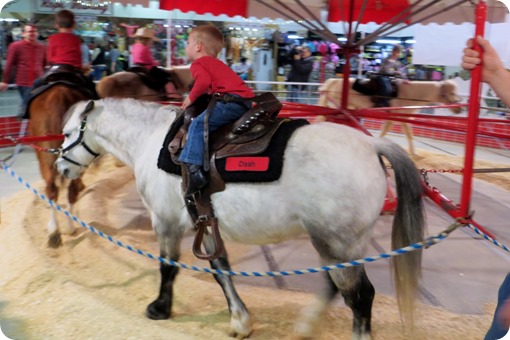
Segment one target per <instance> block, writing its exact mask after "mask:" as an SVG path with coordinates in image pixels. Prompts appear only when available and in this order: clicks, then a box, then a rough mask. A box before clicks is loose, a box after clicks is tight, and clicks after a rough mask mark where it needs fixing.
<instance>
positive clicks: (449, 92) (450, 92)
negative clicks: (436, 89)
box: [440, 80, 462, 113]
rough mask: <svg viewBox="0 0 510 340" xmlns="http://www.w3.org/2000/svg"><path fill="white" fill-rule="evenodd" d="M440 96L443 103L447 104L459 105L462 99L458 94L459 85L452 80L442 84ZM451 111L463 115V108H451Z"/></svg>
mask: <svg viewBox="0 0 510 340" xmlns="http://www.w3.org/2000/svg"><path fill="white" fill-rule="evenodd" d="M440 91H441V93H440V96H441V98H442V99H443V100H442V102H444V103H445V104H459V103H460V97H459V95H458V93H457V84H456V83H455V82H454V81H452V80H445V81H443V83H442V84H441V90H440ZM450 111H452V112H453V113H461V112H462V108H461V107H454V108H451V109H450Z"/></svg>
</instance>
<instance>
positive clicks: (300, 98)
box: [287, 85, 306, 103]
mask: <svg viewBox="0 0 510 340" xmlns="http://www.w3.org/2000/svg"><path fill="white" fill-rule="evenodd" d="M304 90H305V87H304V85H289V93H288V94H287V101H289V102H294V103H304V102H305V101H306V92H305V91H304Z"/></svg>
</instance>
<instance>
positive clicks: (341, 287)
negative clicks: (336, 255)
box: [296, 261, 375, 340]
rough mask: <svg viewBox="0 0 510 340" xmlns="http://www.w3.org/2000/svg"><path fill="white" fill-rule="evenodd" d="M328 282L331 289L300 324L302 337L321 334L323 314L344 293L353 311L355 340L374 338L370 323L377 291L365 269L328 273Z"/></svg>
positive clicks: (349, 269) (321, 296) (321, 297)
mask: <svg viewBox="0 0 510 340" xmlns="http://www.w3.org/2000/svg"><path fill="white" fill-rule="evenodd" d="M341 262H342V261H338V262H336V263H341ZM330 263H332V262H330ZM326 281H327V288H326V289H325V291H324V292H323V293H322V294H321V295H320V297H319V299H318V301H317V302H316V303H315V304H314V305H312V306H310V307H307V308H306V309H305V310H304V313H303V314H302V316H301V318H300V320H299V322H298V323H297V325H296V332H297V334H298V335H299V336H300V337H302V338H312V337H314V335H316V334H317V330H318V326H319V323H320V321H321V319H322V315H323V313H324V312H325V310H326V308H327V307H328V306H329V304H330V303H331V301H332V300H333V299H334V298H335V296H336V295H337V294H338V293H339V292H340V293H341V294H342V296H343V297H344V300H345V304H346V305H347V306H349V308H351V310H352V314H353V322H352V339H357V340H358V339H359V340H369V339H371V335H370V331H371V328H370V327H371V326H370V324H371V318H372V302H373V300H374V296H375V289H374V286H372V283H371V282H370V280H369V279H368V277H367V275H366V273H365V269H364V268H363V267H351V268H345V269H337V270H332V271H328V273H327V276H326Z"/></svg>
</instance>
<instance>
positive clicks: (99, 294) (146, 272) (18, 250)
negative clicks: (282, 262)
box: [0, 151, 510, 340]
mask: <svg viewBox="0 0 510 340" xmlns="http://www.w3.org/2000/svg"><path fill="white" fill-rule="evenodd" d="M415 161H416V163H417V166H418V167H419V168H460V167H461V166H462V159H461V158H460V157H448V156H439V155H435V154H431V153H428V152H425V151H419V154H418V156H416V157H415ZM445 164H447V165H448V166H445ZM475 166H477V167H499V166H500V165H496V164H489V163H488V162H478V163H477V164H476V165H475ZM501 167H504V166H501ZM509 176H510V175H508V174H490V175H489V174H483V175H477V177H479V178H481V179H484V180H487V181H490V182H492V183H495V184H497V185H500V186H501V187H503V188H505V189H507V190H510V185H509V183H510V181H509V179H510V178H509ZM133 179H134V178H133V175H132V173H131V171H130V170H129V169H127V168H126V167H119V166H116V165H115V161H113V160H112V159H108V158H106V159H105V160H103V161H102V162H101V164H100V165H99V166H97V167H95V168H92V169H90V170H89V171H88V172H87V174H86V175H85V177H84V181H85V183H86V185H87V189H86V191H85V192H84V193H83V195H82V198H81V199H80V201H79V204H78V205H77V206H76V209H75V211H74V213H75V214H76V215H77V216H80V218H81V219H82V220H84V221H87V222H88V223H90V224H91V225H93V226H96V227H98V228H100V229H101V230H103V231H104V232H105V233H107V234H110V235H112V236H113V237H114V238H116V239H118V240H120V241H122V242H125V243H126V244H131V245H133V246H135V247H139V248H141V249H144V250H146V251H148V252H150V253H152V254H158V245H157V242H156V238H155V236H154V234H153V232H152V230H151V228H150V223H149V218H148V215H147V213H146V212H144V211H143V210H137V208H136V207H137V205H138V203H139V202H138V203H137V202H134V201H133V202H131V203H130V201H129V200H133V197H135V199H136V195H133V193H135V190H136V189H135V187H134V183H133V182H134V181H133ZM38 188H42V183H39V186H38ZM126 199H127V202H124V203H125V204H124V205H123V208H122V209H123V210H122V209H121V210H120V211H119V209H117V210H115V208H118V206H119V205H118V202H119V201H121V200H126ZM130 206H132V207H134V208H133V209H130ZM64 208H66V207H65V206H64ZM1 213H2V216H1V217H2V219H1V224H0V253H1V256H0V268H2V269H1V272H2V274H1V276H0V325H1V328H2V330H3V332H4V334H6V335H8V336H9V337H10V338H12V339H29V340H30V339H34V340H35V339H59V340H60V339H151V340H152V339H228V338H229V337H228V335H227V334H228V328H229V323H230V318H229V313H228V309H227V307H226V302H225V298H224V296H223V294H222V292H221V289H220V288H219V286H218V285H217V284H216V283H215V282H214V280H213V279H212V278H211V277H210V276H209V275H208V274H201V273H197V272H192V271H184V270H181V274H180V275H179V276H178V278H177V281H176V285H175V289H174V292H175V301H174V307H173V315H172V319H170V320H164V321H152V320H149V319H147V318H146V317H145V316H144V311H145V307H146V306H147V305H148V304H149V303H150V302H151V301H152V300H153V299H154V298H155V297H156V294H157V292H158V289H159V270H158V268H159V266H158V263H157V262H156V261H152V260H150V259H148V258H145V257H141V256H139V255H137V254H134V253H131V252H129V251H126V250H125V249H123V248H120V247H117V246H116V245H114V244H112V243H110V242H108V241H106V240H104V239H102V238H100V237H98V236H96V235H94V234H92V233H90V232H88V231H86V230H84V229H80V230H78V232H77V233H76V234H75V235H73V236H65V239H64V246H63V247H62V248H60V249H58V250H54V249H48V248H47V247H46V237H47V235H46V223H47V221H48V219H49V210H48V209H47V207H46V205H45V204H44V203H43V202H42V201H41V200H39V199H38V198H37V197H35V196H34V195H33V194H32V193H31V192H30V191H26V190H25V191H23V192H20V193H19V194H16V195H15V196H13V197H11V198H9V199H8V200H4V201H2V204H1ZM64 218H65V217H63V216H60V217H59V219H60V223H63V221H64ZM118 219H122V220H123V221H124V224H123V226H122V228H118V229H117V228H115V227H111V226H112V225H116V224H115V221H116V220H118ZM228 249H229V254H230V257H231V259H235V258H236V256H241V255H242V252H243V246H236V245H229V246H228ZM181 261H182V262H183V263H192V262H194V261H195V259H194V258H193V255H192V254H191V252H190V251H189V250H188V249H183V256H182V259H181ZM238 291H239V294H240V296H241V297H242V298H243V300H244V301H245V303H246V305H247V307H248V309H249V310H250V312H251V314H252V317H253V318H254V321H255V323H254V329H255V330H254V333H253V335H252V338H254V339H289V338H292V334H293V332H292V330H293V323H294V320H295V319H296V317H297V315H298V313H299V311H300V310H301V309H302V308H303V307H305V306H307V305H309V304H310V303H311V302H312V301H313V299H314V296H313V295H312V294H309V293H305V292H296V291H286V290H275V289H271V288H263V287H257V286H251V285H243V284H239V285H238ZM494 307H495V305H494V304H489V305H487V306H485V308H484V311H485V313H484V314H483V315H463V314H454V313H451V312H449V311H447V310H444V309H440V308H435V307H431V306H429V305H425V304H421V303H419V305H418V315H417V329H416V335H415V336H414V337H413V338H415V339H449V340H450V339H459V340H461V339H462V340H468V339H481V338H483V336H484V334H485V331H486V330H487V329H488V327H489V324H490V322H491V319H492V313H493V310H494ZM351 323H352V315H351V311H350V310H349V309H348V308H346V307H345V306H343V305H341V304H335V305H334V306H333V307H332V308H330V309H329V310H328V312H327V314H326V315H325V316H324V318H323V319H322V323H321V329H320V332H319V334H318V335H317V337H318V338H319V339H350V338H351V332H350V330H351V327H352V326H351ZM400 325H401V324H400V318H399V314H398V310H397V307H396V301H395V299H394V298H393V297H391V296H383V295H377V296H376V299H375V302H374V308H373V320H372V329H373V337H374V339H391V340H395V339H406V336H404V335H403V334H402V330H401V326H400Z"/></svg>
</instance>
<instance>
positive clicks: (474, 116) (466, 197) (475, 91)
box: [460, 0, 487, 218]
mask: <svg viewBox="0 0 510 340" xmlns="http://www.w3.org/2000/svg"><path fill="white" fill-rule="evenodd" d="M486 18H487V3H486V2H485V1H483V0H480V1H479V2H478V4H477V6H476V10H475V38H476V37H477V36H482V37H483V36H484V32H485V21H486ZM473 44H474V49H475V50H477V51H479V52H480V53H482V49H481V47H480V46H479V45H478V44H477V43H476V39H475V40H474V42H473ZM481 81H482V67H481V66H480V65H478V66H477V67H476V68H475V69H474V70H473V71H472V72H471V89H470V92H469V109H468V125H467V136H466V149H465V157H464V176H463V177H462V192H461V201H460V213H461V216H462V217H465V218H467V217H469V204H470V201H471V191H472V184H473V164H474V155H475V146H476V134H477V130H478V114H479V110H480V82H481Z"/></svg>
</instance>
